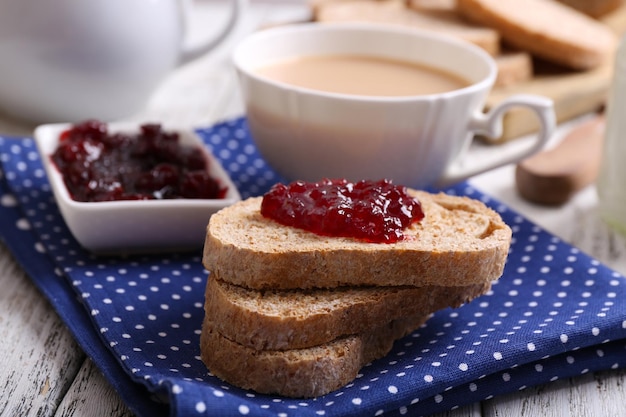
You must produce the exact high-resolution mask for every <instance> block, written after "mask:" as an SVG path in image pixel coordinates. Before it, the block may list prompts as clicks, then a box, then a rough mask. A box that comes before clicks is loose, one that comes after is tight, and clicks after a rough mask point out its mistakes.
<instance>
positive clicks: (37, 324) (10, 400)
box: [0, 244, 85, 417]
mask: <svg viewBox="0 0 626 417" xmlns="http://www.w3.org/2000/svg"><path fill="white" fill-rule="evenodd" d="M0 288H1V289H2V291H0V352H1V354H0V415H2V416H29V415H33V416H34V415H37V416H42V417H43V416H52V415H54V412H55V410H56V407H57V405H58V404H59V403H60V402H61V398H62V396H63V395H64V394H65V392H66V391H67V389H68V387H69V386H70V384H71V383H72V381H73V379H74V377H75V376H76V373H77V372H78V369H79V367H80V365H81V363H82V362H83V360H84V358H85V355H84V353H83V352H82V351H81V350H80V348H79V347H78V345H77V344H76V342H75V341H74V339H73V338H72V336H71V333H70V332H69V330H68V329H67V327H65V325H64V324H63V322H62V321H61V320H60V319H59V317H58V315H57V314H56V313H55V312H54V310H53V309H52V307H51V306H50V304H49V303H48V302H47V300H46V299H45V298H44V297H43V296H42V295H41V293H39V291H38V290H37V289H36V287H35V286H34V285H33V284H32V282H31V281H30V280H29V279H28V278H27V277H26V275H25V274H24V272H23V271H22V270H21V269H20V268H19V266H18V265H17V263H16V262H15V261H14V260H13V258H12V257H10V255H9V254H8V252H7V250H6V247H5V246H4V245H3V244H0Z"/></svg>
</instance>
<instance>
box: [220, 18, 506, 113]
mask: <svg viewBox="0 0 626 417" xmlns="http://www.w3.org/2000/svg"><path fill="white" fill-rule="evenodd" d="M329 31H339V32H350V31H352V32H354V31H366V32H378V33H395V34H399V35H401V36H410V37H418V38H422V39H423V38H428V39H432V40H434V41H436V42H441V43H445V44H449V45H452V46H456V47H459V48H463V49H466V50H468V51H470V53H472V54H474V55H476V56H478V57H479V58H480V59H482V61H483V62H485V64H486V65H487V67H488V74H487V76H485V77H483V78H482V79H480V80H479V81H476V82H473V83H471V84H470V85H468V86H466V87H462V88H457V89H455V90H450V91H446V92H441V93H432V94H419V95H406V96H373V95H372V96H370V95H359V94H346V93H336V92H328V91H322V90H317V89H312V88H306V87H300V86H296V85H293V84H289V83H285V82H281V81H277V80H274V79H271V78H269V77H265V76H262V75H259V74H258V73H256V72H255V71H254V70H253V69H251V68H250V65H248V64H247V63H246V59H247V57H246V56H245V54H244V51H245V49H246V48H247V47H248V45H249V44H250V43H252V42H257V41H259V40H262V39H263V38H271V37H274V36H281V35H283V34H287V35H289V34H293V33H300V32H329ZM231 59H232V63H233V65H234V66H235V68H236V70H237V71H238V72H239V73H240V74H244V75H245V76H246V77H249V78H251V79H253V80H255V81H257V82H261V83H264V84H268V85H271V86H273V87H275V88H278V89H281V90H284V91H292V92H298V93H301V94H307V95H310V96H316V97H320V98H332V99H341V100H345V101H360V102H382V103H394V102H408V101H419V100H433V99H436V98H440V97H441V98H444V97H450V96H457V95H462V94H473V93H475V92H476V90H481V89H484V88H488V89H490V88H492V87H493V85H494V83H495V79H496V76H497V73H498V68H497V65H496V62H495V60H494V59H493V57H492V56H491V55H489V54H488V53H487V52H486V51H485V50H483V49H482V48H480V47H479V46H477V45H474V44H472V43H470V42H468V41H465V40H462V39H459V38H456V37H453V36H450V35H445V34H441V33H437V32H434V31H428V30H422V29H416V28H404V27H400V26H396V25H391V24H375V25H373V24H368V23H361V22H350V23H323V24H322V23H316V22H306V23H294V24H290V25H285V26H277V27H274V28H269V29H263V30H261V31H258V32H255V33H253V34H251V35H248V36H247V37H245V38H244V39H242V40H241V41H240V42H239V43H238V44H237V45H236V46H235V48H234V50H233V53H232V55H231ZM457 74H458V73H457ZM461 75H462V74H461Z"/></svg>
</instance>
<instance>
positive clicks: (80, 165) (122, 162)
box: [52, 120, 226, 202]
mask: <svg viewBox="0 0 626 417" xmlns="http://www.w3.org/2000/svg"><path fill="white" fill-rule="evenodd" d="M52 160H53V161H54V163H55V164H56V166H57V168H58V169H59V171H60V172H61V174H62V175H63V180H64V182H65V185H66V187H67V188H68V190H69V193H70V195H71V196H72V198H73V199H74V200H77V201H83V202H95V201H114V200H153V199H172V198H192V199H198V198H203V199H204V198H206V199H214V198H223V197H224V195H225V194H226V188H223V187H221V186H220V184H218V182H217V181H216V180H215V179H213V178H212V177H211V176H210V175H209V172H208V166H207V161H206V158H205V157H204V155H203V153H202V152H201V151H200V149H197V148H195V147H190V146H183V145H181V144H180V143H179V137H178V134H177V133H175V132H166V131H164V130H163V129H162V128H161V126H160V125H158V124H145V125H142V126H141V128H140V130H139V132H138V133H137V134H128V133H109V132H108V128H107V125H106V124H105V123H102V122H100V121H97V120H88V121H85V122H82V123H80V124H77V125H74V126H72V128H70V129H69V130H66V131H64V132H63V133H62V134H61V137H60V138H59V146H58V147H57V149H56V150H55V152H54V154H53V155H52Z"/></svg>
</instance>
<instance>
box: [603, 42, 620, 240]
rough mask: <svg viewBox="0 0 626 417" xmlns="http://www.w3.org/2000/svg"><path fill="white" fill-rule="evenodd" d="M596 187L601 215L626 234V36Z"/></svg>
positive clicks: (617, 58)
mask: <svg viewBox="0 0 626 417" xmlns="http://www.w3.org/2000/svg"><path fill="white" fill-rule="evenodd" d="M597 189H598V198H599V212H600V216H601V217H602V218H603V219H604V221H606V222H607V223H608V224H609V225H610V226H612V227H613V228H615V229H616V230H618V231H619V232H621V233H623V234H626V36H625V37H624V38H622V40H621V42H620V45H619V47H618V49H617V53H616V56H615V64H614V73H613V82H612V85H611V89H610V91H609V97H608V102H607V108H606V132H605V137H604V149H603V151H602V163H601V165H600V173H599V176H598V181H597Z"/></svg>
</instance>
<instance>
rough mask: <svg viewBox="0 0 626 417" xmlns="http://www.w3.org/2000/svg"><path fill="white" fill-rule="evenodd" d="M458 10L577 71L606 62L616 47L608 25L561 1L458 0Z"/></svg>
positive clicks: (522, 46) (511, 40)
mask: <svg viewBox="0 0 626 417" xmlns="http://www.w3.org/2000/svg"><path fill="white" fill-rule="evenodd" d="M457 10H458V11H459V13H460V14H461V15H463V16H465V17H466V18H467V19H468V20H470V21H472V22H474V23H477V24H482V25H485V26H488V27H491V28H494V29H496V30H497V31H498V32H499V33H500V35H501V36H502V38H503V39H504V40H505V41H506V42H507V43H508V44H510V45H512V46H514V47H516V48H519V49H521V50H525V51H529V52H531V53H532V54H534V55H536V56H538V57H541V58H544V59H546V60H548V61H550V62H554V63H558V64H561V65H565V66H567V67H570V68H573V69H577V70H587V69H592V68H596V67H598V66H600V65H601V64H603V63H605V62H607V60H609V59H610V58H611V57H612V56H613V53H614V52H615V49H616V47H617V38H616V36H615V34H614V33H613V32H611V30H610V29H609V28H608V27H607V26H605V25H603V24H602V23H600V22H598V21H596V20H594V19H592V18H590V17H588V16H586V15H584V14H583V13H580V12H578V11H576V10H574V9H572V8H570V7H567V6H565V5H563V4H560V3H558V2H552V1H545V0H523V1H520V0H457Z"/></svg>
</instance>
